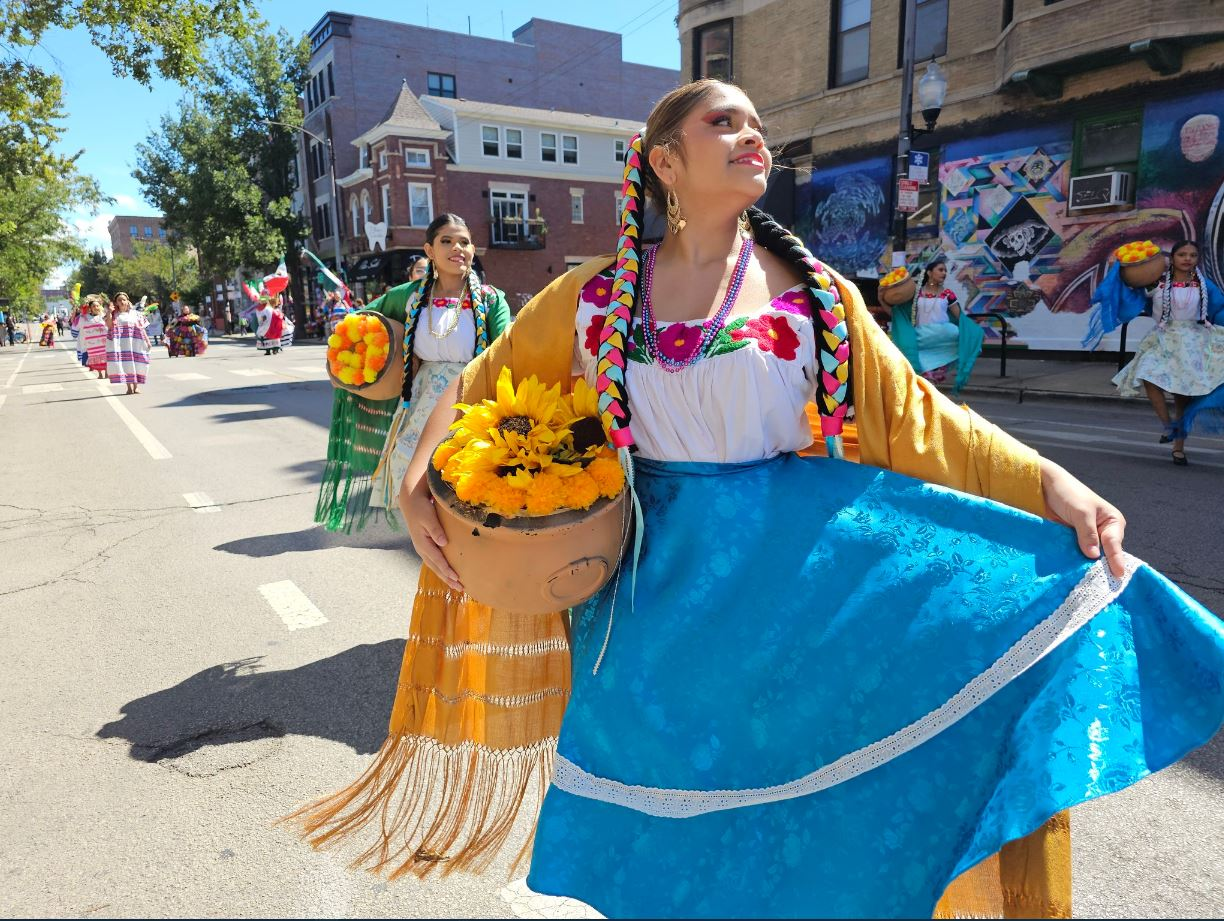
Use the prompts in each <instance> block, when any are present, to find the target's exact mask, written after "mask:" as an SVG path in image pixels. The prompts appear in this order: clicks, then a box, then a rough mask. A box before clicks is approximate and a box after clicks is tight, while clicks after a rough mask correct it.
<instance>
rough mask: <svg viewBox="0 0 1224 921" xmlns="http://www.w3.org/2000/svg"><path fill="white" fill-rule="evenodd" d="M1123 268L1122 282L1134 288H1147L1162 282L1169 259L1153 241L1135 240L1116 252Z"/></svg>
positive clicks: (1120, 247)
mask: <svg viewBox="0 0 1224 921" xmlns="http://www.w3.org/2000/svg"><path fill="white" fill-rule="evenodd" d="M1114 255H1115V256H1116V257H1117V259H1118V264H1119V265H1120V266H1121V272H1122V280H1123V281H1124V282H1126V283H1127V284H1128V285H1130V286H1131V287H1132V288H1146V287H1148V286H1149V285H1154V284H1156V282H1158V281H1160V276H1162V275H1163V274H1164V273H1165V269H1166V268H1167V267H1168V258H1167V257H1166V256H1165V254H1164V253H1162V252H1161V251H1160V247H1159V246H1157V245H1156V244H1155V243H1153V242H1152V241H1151V240H1134V241H1132V242H1130V243H1125V244H1123V245H1122V246H1119V247H1118V248H1117V250H1115V251H1114Z"/></svg>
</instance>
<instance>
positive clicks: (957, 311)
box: [947, 291, 961, 323]
mask: <svg viewBox="0 0 1224 921" xmlns="http://www.w3.org/2000/svg"><path fill="white" fill-rule="evenodd" d="M947 295H948V316H949V317H951V318H952V320H953V322H956V323H959V322H960V318H961V308H960V301H958V300H957V299H956V295H955V294H953V293H952V292H951V291H948V292H947Z"/></svg>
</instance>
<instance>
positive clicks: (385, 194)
mask: <svg viewBox="0 0 1224 921" xmlns="http://www.w3.org/2000/svg"><path fill="white" fill-rule="evenodd" d="M382 206H383V215H382V217H383V220H384V221H386V222H387V228H388V229H390V227H391V187H390V186H387V185H385V186H383V187H382Z"/></svg>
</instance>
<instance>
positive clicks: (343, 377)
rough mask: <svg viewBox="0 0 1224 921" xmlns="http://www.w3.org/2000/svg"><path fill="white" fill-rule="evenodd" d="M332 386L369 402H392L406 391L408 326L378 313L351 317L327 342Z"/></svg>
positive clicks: (368, 312)
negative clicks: (406, 331) (405, 338)
mask: <svg viewBox="0 0 1224 921" xmlns="http://www.w3.org/2000/svg"><path fill="white" fill-rule="evenodd" d="M327 375H328V377H330V378H331V382H332V386H333V387H338V388H340V389H341V390H348V391H349V392H351V393H355V394H357V395H358V396H360V397H364V398H365V399H367V400H389V399H391V397H396V396H399V395H400V392H401V391H402V390H403V387H404V324H402V323H399V322H397V321H396V320H391V319H388V318H387V317H384V316H383V315H382V314H381V313H378V312H377V311H375V310H359V311H357V312H356V313H350V314H349V315H348V316H347V317H345V318H344V319H343V320H341V321H340V323H339V324H338V325H337V326H336V331H335V332H334V333H332V334H331V336H329V337H328V339H327Z"/></svg>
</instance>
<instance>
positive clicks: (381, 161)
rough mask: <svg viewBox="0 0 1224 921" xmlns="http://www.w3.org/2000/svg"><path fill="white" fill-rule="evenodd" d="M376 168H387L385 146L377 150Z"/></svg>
mask: <svg viewBox="0 0 1224 921" xmlns="http://www.w3.org/2000/svg"><path fill="white" fill-rule="evenodd" d="M378 168H379V169H380V170H385V169H386V168H387V148H385V147H383V148H381V149H380V150H379V151H378Z"/></svg>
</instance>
